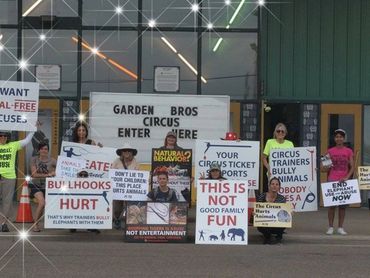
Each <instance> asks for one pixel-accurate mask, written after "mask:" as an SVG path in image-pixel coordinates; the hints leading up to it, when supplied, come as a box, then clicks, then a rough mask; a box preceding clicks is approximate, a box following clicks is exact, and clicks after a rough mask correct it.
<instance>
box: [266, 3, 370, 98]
mask: <svg viewBox="0 0 370 278" xmlns="http://www.w3.org/2000/svg"><path fill="white" fill-rule="evenodd" d="M273 2H276V3H272V1H268V4H267V7H266V9H264V10H263V13H262V21H261V22H262V26H261V44H262V45H261V53H260V55H261V68H260V69H261V72H260V74H261V75H260V76H261V80H262V81H263V82H264V85H265V86H264V88H265V90H264V98H266V99H268V100H293V101H304V100H312V101H325V102H328V101H331V102H347V101H353V102H359V101H361V102H364V101H366V102H369V101H370V0H292V1H288V2H281V1H273ZM279 2H280V3H279ZM272 13H273V15H272ZM275 17H277V18H278V19H279V20H277V19H276V18H275ZM266 25H267V26H266ZM264 43H266V44H267V45H264Z"/></svg>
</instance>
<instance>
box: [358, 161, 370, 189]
mask: <svg viewBox="0 0 370 278" xmlns="http://www.w3.org/2000/svg"><path fill="white" fill-rule="evenodd" d="M357 179H358V185H359V187H360V190H370V166H359V167H358V178H357Z"/></svg>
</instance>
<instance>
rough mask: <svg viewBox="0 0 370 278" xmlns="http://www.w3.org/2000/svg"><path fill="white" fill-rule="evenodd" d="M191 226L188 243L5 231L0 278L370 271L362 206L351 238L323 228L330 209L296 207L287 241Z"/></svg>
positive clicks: (367, 222) (369, 217) (349, 221)
mask: <svg viewBox="0 0 370 278" xmlns="http://www.w3.org/2000/svg"><path fill="white" fill-rule="evenodd" d="M190 218H191V220H194V211H192V212H191V214H190ZM17 226H18V227H19V228H21V226H22V225H20V224H17ZM194 226H195V223H194V222H191V223H190V225H189V234H190V239H189V243H186V244H134V243H125V242H123V240H122V232H119V231H115V230H109V231H104V232H102V233H101V234H99V235H96V234H90V233H87V232H84V231H80V232H77V233H76V234H70V233H69V232H68V231H65V230H44V231H42V232H41V233H39V234H37V235H35V236H32V237H31V240H30V242H27V241H26V242H25V243H24V244H23V242H22V241H17V240H18V236H17V235H16V233H15V232H12V233H10V234H5V233H3V234H1V233H0V277H55V278H56V277H370V274H369V272H370V271H369V265H370V263H369V258H370V213H369V210H367V209H365V208H360V209H348V210H347V216H346V223H345V228H346V230H347V231H348V232H349V235H348V236H339V235H334V236H326V235H325V234H324V232H325V230H326V228H327V227H326V226H327V221H326V210H325V209H322V210H320V211H318V212H312V213H299V214H298V213H297V214H295V215H294V228H292V229H290V230H289V231H288V233H287V235H285V241H284V243H283V244H282V245H262V244H261V241H262V239H261V237H260V235H259V234H258V232H257V231H256V229H255V228H252V227H251V228H250V229H249V245H248V246H207V245H195V244H194V243H193V241H194V230H195V227H194ZM12 247H13V248H12ZM9 250H10V251H9Z"/></svg>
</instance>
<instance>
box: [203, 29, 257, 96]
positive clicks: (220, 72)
mask: <svg viewBox="0 0 370 278" xmlns="http://www.w3.org/2000/svg"><path fill="white" fill-rule="evenodd" d="M220 37H221V38H222V41H221V43H219V45H218V48H217V50H216V51H214V50H215V45H216V44H217V43H218V41H219V39H220ZM202 45H203V49H202V75H203V76H204V77H205V78H206V79H207V83H204V82H203V83H202V94H211V95H215V94H222V95H230V96H231V98H232V99H253V98H256V97H257V34H256V33H218V34H215V33H204V34H203V41H202Z"/></svg>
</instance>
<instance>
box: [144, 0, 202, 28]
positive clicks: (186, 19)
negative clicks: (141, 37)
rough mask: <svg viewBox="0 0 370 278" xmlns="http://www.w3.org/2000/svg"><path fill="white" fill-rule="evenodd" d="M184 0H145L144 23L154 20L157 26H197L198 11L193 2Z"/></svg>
mask: <svg viewBox="0 0 370 278" xmlns="http://www.w3.org/2000/svg"><path fill="white" fill-rule="evenodd" d="M193 2H196V1H184V0H162V1H158V0H146V1H143V24H144V26H145V25H147V24H148V23H149V21H150V20H154V21H155V22H156V24H157V26H161V27H163V26H167V27H196V24H197V21H196V18H197V13H196V12H194V11H193V10H192V3H193Z"/></svg>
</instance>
